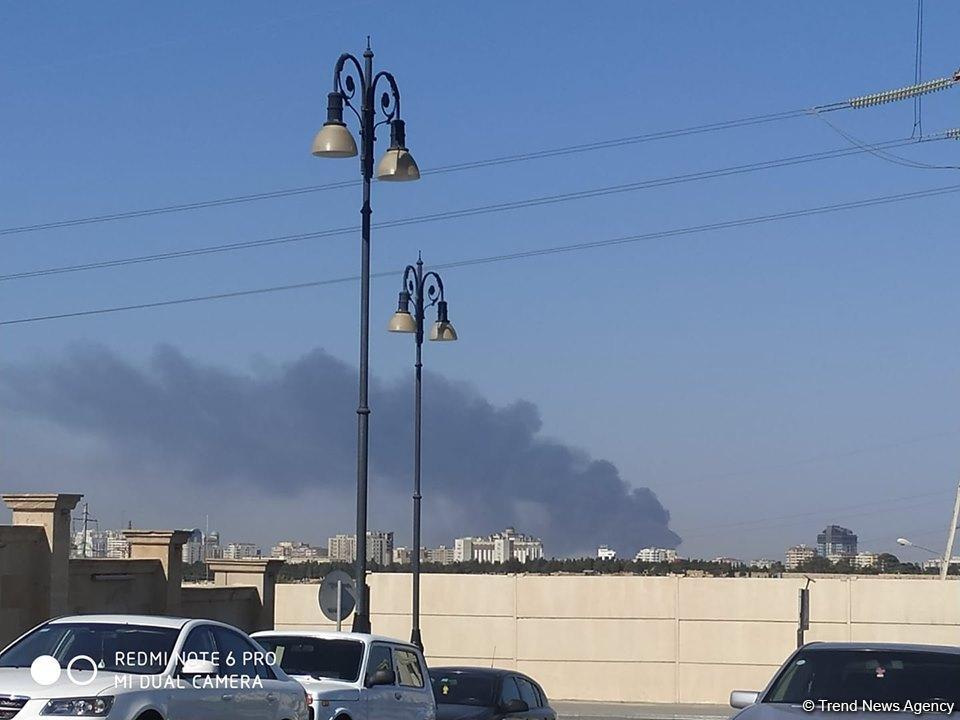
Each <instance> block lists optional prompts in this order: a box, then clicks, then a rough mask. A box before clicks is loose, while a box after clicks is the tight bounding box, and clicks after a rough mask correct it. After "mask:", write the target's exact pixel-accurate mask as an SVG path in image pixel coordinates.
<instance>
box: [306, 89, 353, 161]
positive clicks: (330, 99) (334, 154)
mask: <svg viewBox="0 0 960 720" xmlns="http://www.w3.org/2000/svg"><path fill="white" fill-rule="evenodd" d="M312 152H313V154H314V155H315V156H316V157H325V158H346V157H355V156H356V154H357V143H356V142H355V141H354V139H353V135H352V134H351V133H350V131H349V130H348V129H347V126H346V125H345V124H344V122H343V96H342V95H340V93H339V92H332V93H330V94H329V95H327V121H326V122H325V123H324V124H323V127H322V128H320V132H318V133H317V135H316V137H315V138H314V139H313V150H312Z"/></svg>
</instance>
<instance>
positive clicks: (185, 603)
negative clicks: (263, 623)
mask: <svg viewBox="0 0 960 720" xmlns="http://www.w3.org/2000/svg"><path fill="white" fill-rule="evenodd" d="M180 609H181V611H182V613H183V616H184V617H190V618H206V619H208V620H219V621H220V622H225V623H229V624H230V625H234V626H236V627H238V628H243V629H244V630H248V631H250V632H252V631H253V630H256V629H259V627H258V620H259V617H260V612H261V610H262V605H261V603H260V593H259V591H258V590H257V588H255V587H252V586H224V587H211V586H209V585H184V586H183V588H182V589H181V595H180Z"/></svg>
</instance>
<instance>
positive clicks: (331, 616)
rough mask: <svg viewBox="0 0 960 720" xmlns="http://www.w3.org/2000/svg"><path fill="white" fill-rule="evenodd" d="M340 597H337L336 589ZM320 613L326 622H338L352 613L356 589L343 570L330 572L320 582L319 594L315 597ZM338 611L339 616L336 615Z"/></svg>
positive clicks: (354, 605) (350, 578)
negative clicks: (338, 589) (338, 590)
mask: <svg viewBox="0 0 960 720" xmlns="http://www.w3.org/2000/svg"><path fill="white" fill-rule="evenodd" d="M338 587H339V588H340V597H339V598H338V597H337V588H338ZM317 601H318V602H319V603H320V612H322V613H323V616H324V617H325V618H327V620H331V621H333V622H340V621H341V620H344V619H345V618H346V617H347V616H349V615H350V613H352V612H353V609H354V607H356V605H357V589H356V586H355V585H354V584H353V578H352V577H350V575H349V574H347V573H346V572H344V571H343V570H332V571H330V572H329V573H327V574H326V576H325V577H324V578H323V580H321V581H320V593H319V595H318V597H317ZM338 609H339V611H340V614H339V616H338V615H337V610H338Z"/></svg>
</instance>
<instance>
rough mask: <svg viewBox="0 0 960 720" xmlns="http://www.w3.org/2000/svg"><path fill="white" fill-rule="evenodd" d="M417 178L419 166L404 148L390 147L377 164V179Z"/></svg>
mask: <svg viewBox="0 0 960 720" xmlns="http://www.w3.org/2000/svg"><path fill="white" fill-rule="evenodd" d="M321 132H322V131H321ZM419 179H420V168H418V167H417V162H416V160H414V159H413V155H411V154H410V151H409V150H407V149H406V148H390V149H389V150H387V151H386V152H385V153H384V154H383V157H382V158H380V162H379V163H378V164H377V180H386V181H388V182H405V181H409V180H419Z"/></svg>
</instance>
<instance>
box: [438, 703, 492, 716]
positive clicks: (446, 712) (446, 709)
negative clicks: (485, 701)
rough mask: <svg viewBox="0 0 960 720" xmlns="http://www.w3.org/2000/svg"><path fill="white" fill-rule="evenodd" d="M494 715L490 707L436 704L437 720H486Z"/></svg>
mask: <svg viewBox="0 0 960 720" xmlns="http://www.w3.org/2000/svg"><path fill="white" fill-rule="evenodd" d="M494 715H496V711H495V710H494V708H491V707H477V706H476V705H450V704H447V703H437V720H487V718H492V717H494Z"/></svg>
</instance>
